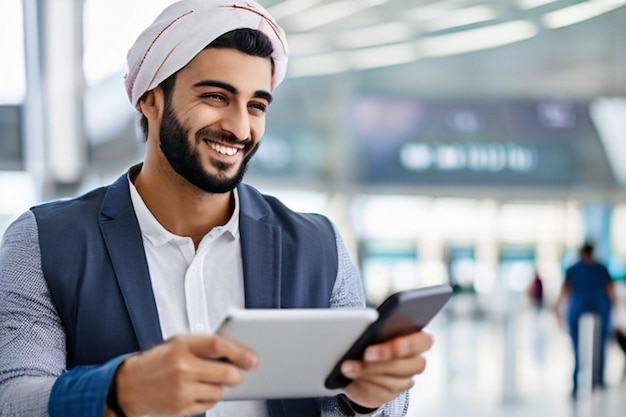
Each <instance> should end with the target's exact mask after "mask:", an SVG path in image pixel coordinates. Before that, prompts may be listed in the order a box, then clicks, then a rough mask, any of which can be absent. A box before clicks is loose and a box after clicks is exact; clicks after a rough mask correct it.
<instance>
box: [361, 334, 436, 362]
mask: <svg viewBox="0 0 626 417" xmlns="http://www.w3.org/2000/svg"><path fill="white" fill-rule="evenodd" d="M434 342H435V339H434V337H433V336H432V335H431V334H430V333H427V332H423V331H417V332H413V333H410V334H408V335H405V336H399V337H396V338H394V339H391V340H389V341H387V342H383V343H379V344H377V345H371V346H368V347H367V349H365V353H364V355H363V360H364V361H366V362H375V361H388V360H392V359H395V358H405V357H410V356H414V355H416V354H421V353H424V352H426V351H428V350H429V349H430V348H431V347H432V345H433V344H434Z"/></svg>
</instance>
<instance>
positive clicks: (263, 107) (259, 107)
mask: <svg viewBox="0 0 626 417" xmlns="http://www.w3.org/2000/svg"><path fill="white" fill-rule="evenodd" d="M250 107H251V108H253V109H255V110H259V111H262V112H263V113H265V112H266V111H267V104H263V103H250Z"/></svg>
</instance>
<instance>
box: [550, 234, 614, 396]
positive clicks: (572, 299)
mask: <svg viewBox="0 0 626 417" xmlns="http://www.w3.org/2000/svg"><path fill="white" fill-rule="evenodd" d="M579 254H580V259H579V260H578V262H576V263H575V264H574V265H572V266H570V267H569V268H567V270H566V271H565V281H563V284H562V285H561V289H560V291H559V295H558V298H557V300H556V303H555V307H554V311H555V313H556V315H557V318H558V321H559V323H561V324H565V320H564V319H563V317H562V315H561V305H562V303H563V301H565V300H566V299H567V300H568V307H567V328H568V331H569V334H570V338H571V340H572V346H573V350H574V373H573V387H572V397H576V396H577V395H578V370H579V369H580V357H579V356H580V355H579V333H578V324H579V321H580V318H581V317H582V316H583V314H594V315H596V316H597V317H598V320H599V321H600V322H599V326H600V344H599V352H597V353H598V358H599V361H598V363H597V364H594V369H593V386H594V387H596V386H600V387H603V386H604V384H605V381H604V363H605V354H606V352H605V349H606V340H607V337H608V336H609V332H610V329H611V323H610V319H611V303H612V300H613V298H614V287H613V280H612V279H611V276H610V275H609V271H608V270H607V269H606V267H605V266H604V265H603V264H602V263H600V262H598V261H597V260H596V259H595V257H594V255H593V245H592V244H591V243H585V244H584V245H583V246H582V247H581V248H580V251H579Z"/></svg>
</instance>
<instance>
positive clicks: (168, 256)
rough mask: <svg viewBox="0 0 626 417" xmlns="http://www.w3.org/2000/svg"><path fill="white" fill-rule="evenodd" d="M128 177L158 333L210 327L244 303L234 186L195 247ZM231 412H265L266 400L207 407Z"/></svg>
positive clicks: (258, 415)
mask: <svg viewBox="0 0 626 417" xmlns="http://www.w3.org/2000/svg"><path fill="white" fill-rule="evenodd" d="M129 183H130V192H131V199H132V202H133V207H134V209H135V214H136V215H137V220H138V222H139V227H140V229H141V233H142V237H143V244H144V248H145V252H146V258H147V261H148V269H149V270H150V279H151V281H152V291H153V292H154V297H155V300H156V305H157V310H158V313H159V322H160V325H161V332H162V333H163V338H164V339H167V338H168V337H170V336H173V335H175V334H179V333H189V332H191V333H212V332H214V331H215V330H216V329H217V327H218V326H219V324H220V323H221V321H222V319H223V318H224V317H225V316H226V314H227V313H228V310H229V309H230V308H231V307H240V308H243V307H244V306H245V301H244V289H243V269H242V261H241V244H240V240H239V197H238V195H237V190H235V191H234V198H235V209H234V210H233V215H232V216H231V218H230V220H228V222H227V223H226V224H225V225H223V226H218V227H215V228H214V229H213V230H211V231H210V232H209V233H208V234H207V235H205V236H204V237H203V238H202V240H201V241H200V244H199V245H198V249H197V250H196V248H195V246H194V243H193V240H192V239H191V238H190V237H184V236H178V235H175V234H173V233H171V232H169V231H168V230H166V229H165V228H164V227H163V226H162V225H161V224H160V223H159V222H158V221H157V219H156V218H155V217H154V216H153V215H152V213H151V212H150V210H149V209H148V207H147V206H146V205H145V203H144V202H143V200H142V198H141V196H140V195H139V193H138V192H137V189H136V188H135V186H134V184H133V183H132V181H130V179H129ZM235 415H240V416H250V417H267V409H266V407H265V401H223V402H220V403H218V404H217V406H216V407H214V408H213V409H211V410H209V411H208V412H207V417H209V416H210V417H222V416H223V417H226V416H235Z"/></svg>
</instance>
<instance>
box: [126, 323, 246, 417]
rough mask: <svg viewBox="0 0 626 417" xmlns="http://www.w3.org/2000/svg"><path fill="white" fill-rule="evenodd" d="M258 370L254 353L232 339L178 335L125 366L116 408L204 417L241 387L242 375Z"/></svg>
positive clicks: (131, 413) (132, 413) (130, 412)
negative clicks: (229, 389)
mask: <svg viewBox="0 0 626 417" xmlns="http://www.w3.org/2000/svg"><path fill="white" fill-rule="evenodd" d="M257 365H258V358H257V356H256V355H255V354H254V352H253V351H252V350H250V349H248V348H246V347H245V346H243V345H241V344H239V343H237V342H235V341H233V340H231V339H227V338H224V337H221V336H217V335H198V334H194V335H191V334H189V335H177V336H174V337H172V338H170V339H168V340H166V341H165V342H163V343H161V344H159V345H157V346H155V347H153V348H151V349H149V350H146V351H144V352H141V353H138V354H136V355H133V356H130V357H128V358H127V359H126V360H124V362H122V364H121V365H120V367H119V368H118V370H117V372H116V375H115V378H116V384H117V400H118V404H119V406H120V407H121V409H122V410H123V411H124V413H125V414H126V415H127V416H128V417H135V416H145V415H153V416H156V415H158V416H184V415H189V414H197V413H202V412H204V411H206V410H208V409H210V408H212V407H213V406H215V404H216V403H217V402H219V401H221V400H223V399H224V395H225V393H226V391H225V388H226V387H233V386H236V385H238V384H240V383H241V382H242V380H243V373H242V370H253V369H255V368H256V367H257Z"/></svg>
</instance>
